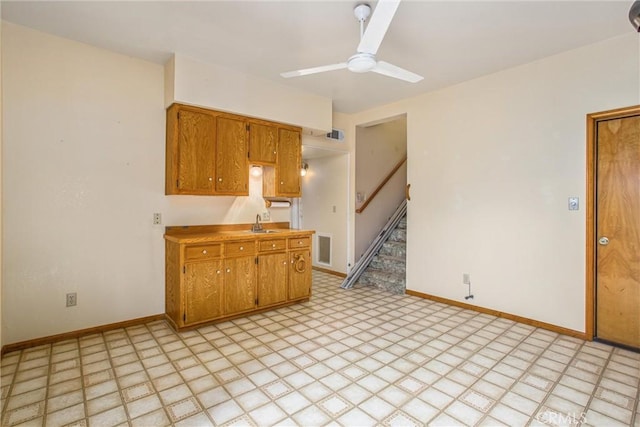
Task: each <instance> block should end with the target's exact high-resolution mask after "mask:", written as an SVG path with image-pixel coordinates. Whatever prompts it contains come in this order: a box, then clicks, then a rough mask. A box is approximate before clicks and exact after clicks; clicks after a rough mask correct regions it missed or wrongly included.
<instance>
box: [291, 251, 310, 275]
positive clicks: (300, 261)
mask: <svg viewBox="0 0 640 427" xmlns="http://www.w3.org/2000/svg"><path fill="white" fill-rule="evenodd" d="M291 262H292V263H293V260H291ZM293 268H294V269H295V270H296V272H298V273H304V272H305V271H306V270H307V260H305V259H304V255H295V263H294V266H293Z"/></svg>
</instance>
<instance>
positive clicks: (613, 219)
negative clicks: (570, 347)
mask: <svg viewBox="0 0 640 427" xmlns="http://www.w3.org/2000/svg"><path fill="white" fill-rule="evenodd" d="M595 133H596V141H597V143H596V153H597V154H596V156H597V157H596V159H597V160H596V164H597V166H596V177H597V182H596V234H595V238H596V243H595V248H596V304H595V305H596V337H597V338H599V339H602V340H606V341H610V342H613V343H618V344H623V345H627V346H631V347H636V348H640V111H638V114H637V115H632V116H627V117H622V118H615V117H614V118H609V119H606V120H600V121H598V122H596V130H595Z"/></svg>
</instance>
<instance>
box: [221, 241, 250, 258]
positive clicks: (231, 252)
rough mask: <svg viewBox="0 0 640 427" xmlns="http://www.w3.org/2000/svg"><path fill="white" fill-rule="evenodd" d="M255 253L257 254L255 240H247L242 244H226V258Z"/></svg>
mask: <svg viewBox="0 0 640 427" xmlns="http://www.w3.org/2000/svg"><path fill="white" fill-rule="evenodd" d="M255 252H256V242H255V240H246V241H242V242H228V243H225V244H224V255H225V256H237V255H245V254H254V253H255Z"/></svg>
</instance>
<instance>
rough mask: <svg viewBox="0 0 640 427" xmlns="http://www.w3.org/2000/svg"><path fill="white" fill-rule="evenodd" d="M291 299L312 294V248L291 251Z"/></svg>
mask: <svg viewBox="0 0 640 427" xmlns="http://www.w3.org/2000/svg"><path fill="white" fill-rule="evenodd" d="M289 258H290V261H289V299H300V298H308V297H310V296H311V250H309V249H304V250H297V251H294V252H290V253H289Z"/></svg>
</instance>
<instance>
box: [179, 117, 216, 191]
mask: <svg viewBox="0 0 640 427" xmlns="http://www.w3.org/2000/svg"><path fill="white" fill-rule="evenodd" d="M170 114H172V112H170ZM175 114H177V117H176V119H177V120H176V122H175V123H176V126H177V130H174V131H175V132H176V134H175V136H176V137H177V144H175V145H173V149H175V150H177V153H174V159H175V162H176V164H175V167H176V168H177V171H176V177H175V179H176V181H177V182H176V187H174V188H175V189H176V192H177V193H178V194H212V193H213V191H214V182H213V181H214V176H213V174H214V172H215V169H214V162H215V147H216V119H215V117H214V116H213V115H212V114H207V113H204V112H199V111H195V110H189V109H182V108H181V109H178V110H177V112H176V113H175ZM167 149H171V148H170V147H167ZM171 179H173V177H172V178H171ZM169 184H172V183H169ZM168 193H169V192H168Z"/></svg>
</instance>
